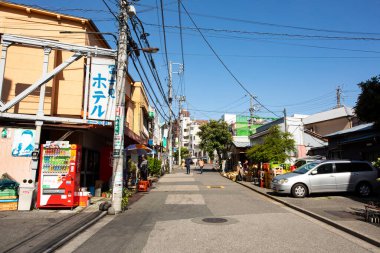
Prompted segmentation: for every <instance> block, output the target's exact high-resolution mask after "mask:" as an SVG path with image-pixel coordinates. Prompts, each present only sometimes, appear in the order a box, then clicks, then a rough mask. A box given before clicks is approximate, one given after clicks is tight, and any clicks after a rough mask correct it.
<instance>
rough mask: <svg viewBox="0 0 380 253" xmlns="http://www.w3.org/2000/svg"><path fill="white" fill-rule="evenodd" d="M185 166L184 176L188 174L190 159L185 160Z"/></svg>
mask: <svg viewBox="0 0 380 253" xmlns="http://www.w3.org/2000/svg"><path fill="white" fill-rule="evenodd" d="M185 164H186V174H190V164H191V159H190V158H186V160H185Z"/></svg>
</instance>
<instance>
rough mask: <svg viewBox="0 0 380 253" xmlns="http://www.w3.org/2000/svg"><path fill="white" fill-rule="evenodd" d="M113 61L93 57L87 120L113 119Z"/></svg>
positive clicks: (114, 101)
mask: <svg viewBox="0 0 380 253" xmlns="http://www.w3.org/2000/svg"><path fill="white" fill-rule="evenodd" d="M115 84H116V66H115V60H114V59H109V58H102V57H93V58H92V62H91V76H90V92H89V108H88V113H89V117H88V118H89V119H98V120H114V119H115V105H116V97H115Z"/></svg>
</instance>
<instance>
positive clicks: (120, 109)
mask: <svg viewBox="0 0 380 253" xmlns="http://www.w3.org/2000/svg"><path fill="white" fill-rule="evenodd" d="M127 4H128V3H127V2H126V1H124V0H120V15H119V22H120V23H119V41H118V54H117V77H116V87H117V88H116V99H117V100H116V113H115V122H114V139H113V158H114V160H113V175H112V179H113V180H112V182H113V187H112V208H113V211H114V212H115V213H120V212H121V211H122V210H121V201H122V197H123V196H122V195H123V167H124V161H123V159H124V127H125V76H126V71H127V18H128V16H127ZM111 212H112V211H111Z"/></svg>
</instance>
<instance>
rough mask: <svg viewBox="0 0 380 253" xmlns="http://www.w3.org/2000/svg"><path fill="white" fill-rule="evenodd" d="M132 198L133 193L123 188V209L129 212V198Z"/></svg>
mask: <svg viewBox="0 0 380 253" xmlns="http://www.w3.org/2000/svg"><path fill="white" fill-rule="evenodd" d="M131 196H132V192H131V191H129V190H128V188H127V187H124V188H123V197H122V199H121V209H122V210H123V211H124V210H127V207H128V203H129V197H131Z"/></svg>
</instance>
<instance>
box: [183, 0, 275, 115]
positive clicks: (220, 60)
mask: <svg viewBox="0 0 380 253" xmlns="http://www.w3.org/2000/svg"><path fill="white" fill-rule="evenodd" d="M181 6H182V8H183V9H184V10H185V12H186V14H187V15H188V17H189V19H190V20H191V22H192V23H193V25H194V26H195V27H196V28H197V30H198V32H199V33H200V34H201V36H202V38H203V40H204V41H205V42H206V44H207V45H208V47H209V48H210V49H211V51H212V52H213V53H214V55H215V56H216V57H217V58H218V60H219V62H220V63H221V64H222V65H223V66H224V68H225V69H226V70H227V72H228V73H230V75H231V76H232V77H233V78H234V79H235V81H236V82H237V83H238V84H239V86H240V87H241V88H242V89H243V90H244V91H245V92H246V93H247V94H248V95H249V96H251V97H252V98H253V99H254V100H255V101H256V102H257V103H258V104H260V105H261V106H262V107H263V108H264V109H266V110H267V111H268V112H271V113H272V114H273V115H275V116H276V117H280V116H278V115H277V114H276V113H274V112H272V111H271V110H269V109H268V108H267V107H266V106H265V105H263V104H262V103H261V102H260V101H259V100H258V99H257V98H256V97H255V96H253V95H252V94H251V92H250V91H249V90H248V89H247V88H246V87H245V86H244V85H243V84H242V83H241V82H240V81H239V79H237V77H236V76H235V75H234V74H233V73H232V71H231V70H230V69H229V68H228V67H227V65H226V64H225V63H224V61H223V60H222V59H221V58H220V56H219V55H218V54H217V53H216V51H215V50H214V48H213V47H212V46H211V44H210V43H209V42H208V40H207V39H206V37H205V36H204V35H203V33H202V31H201V30H199V28H198V26H197V24H196V23H195V21H194V20H193V18H192V17H191V15H190V14H189V12H188V11H187V9H186V8H185V6H184V4H183V3H182V2H181Z"/></svg>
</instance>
